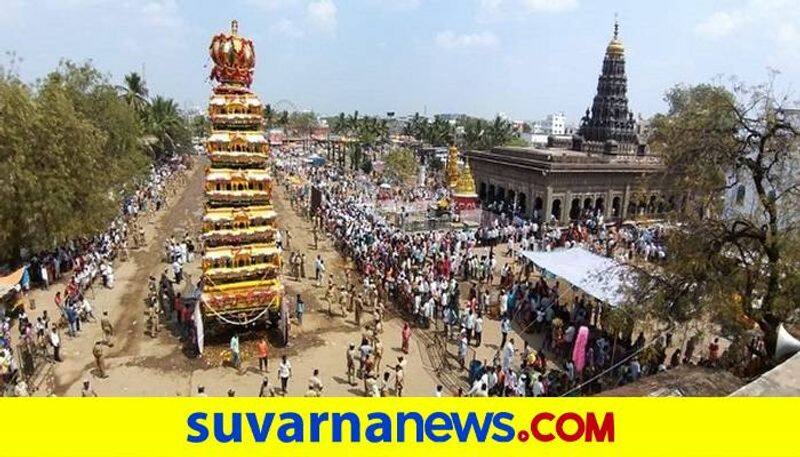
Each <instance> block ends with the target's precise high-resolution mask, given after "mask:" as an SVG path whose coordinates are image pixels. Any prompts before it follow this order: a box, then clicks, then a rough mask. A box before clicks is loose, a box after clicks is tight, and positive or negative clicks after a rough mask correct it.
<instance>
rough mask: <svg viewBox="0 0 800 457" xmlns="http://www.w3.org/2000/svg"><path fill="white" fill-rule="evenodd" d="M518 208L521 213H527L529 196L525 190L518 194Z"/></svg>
mask: <svg viewBox="0 0 800 457" xmlns="http://www.w3.org/2000/svg"><path fill="white" fill-rule="evenodd" d="M517 209H518V210H519V212H520V214H526V213H527V212H528V198H527V197H526V196H525V192H520V193H519V194H517Z"/></svg>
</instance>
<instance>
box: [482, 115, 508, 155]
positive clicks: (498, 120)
mask: <svg viewBox="0 0 800 457" xmlns="http://www.w3.org/2000/svg"><path fill="white" fill-rule="evenodd" d="M487 133H488V136H489V141H490V143H489V145H488V146H489V148H493V147H495V146H502V145H504V144H506V143H508V142H509V141H511V139H512V138H513V137H514V128H513V127H512V125H511V123H510V122H508V121H507V120H505V119H503V118H502V117H500V116H497V117H495V118H494V121H492V124H491V125H490V126H489V128H488V129H487Z"/></svg>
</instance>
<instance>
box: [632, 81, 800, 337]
mask: <svg viewBox="0 0 800 457" xmlns="http://www.w3.org/2000/svg"><path fill="white" fill-rule="evenodd" d="M666 101H667V102H668V103H669V111H668V112H667V113H666V114H663V115H658V116H656V117H655V118H654V119H653V121H652V123H651V127H652V134H651V136H650V139H649V141H650V145H651V149H652V151H653V152H655V153H657V154H660V155H661V156H662V157H663V159H664V162H665V164H666V170H665V173H664V179H665V180H666V183H667V184H668V185H671V186H673V188H675V189H680V190H681V191H682V192H683V193H684V196H685V201H686V204H685V205H684V208H683V210H682V211H680V212H677V213H676V214H675V215H674V218H675V222H677V223H678V224H677V225H676V226H675V228H673V229H672V230H671V231H670V233H669V237H668V239H667V247H668V252H669V258H668V259H667V261H666V262H664V263H662V264H659V265H657V266H652V265H649V266H645V267H644V268H642V270H641V271H640V273H641V274H640V275H639V282H638V284H637V288H636V289H637V290H636V291H634V293H633V294H632V295H631V296H632V297H633V301H635V302H638V303H640V304H642V305H644V308H645V309H646V310H647V311H649V312H651V313H654V314H655V315H656V316H657V317H659V318H660V319H665V320H671V321H688V320H692V319H697V318H710V319H712V320H714V321H715V322H717V323H719V324H721V326H722V327H721V328H723V329H726V330H727V331H730V332H741V331H747V330H750V329H752V328H753V326H754V325H758V326H759V327H760V328H761V330H762V331H764V333H765V335H766V336H767V341H768V342H769V340H770V338H772V337H774V331H775V328H776V326H777V324H778V323H779V322H781V321H783V320H787V319H796V318H797V317H798V314H799V313H800V306H799V305H798V302H797V292H798V285H800V280H799V279H798V268H797V265H798V260H799V259H800V244H798V242H800V237H798V232H797V231H796V230H795V225H796V221H797V208H798V203H800V202H798V193H797V189H800V177H798V176H797V173H796V171H797V170H798V169H800V168H798V167H800V152H798V151H800V148H798V146H800V133H798V119H797V116H795V115H793V114H791V113H792V111H791V110H785V109H784V108H783V107H782V105H783V104H784V103H785V99H781V98H779V97H776V96H775V94H774V93H773V92H772V84H771V82H770V83H768V84H765V85H761V86H756V87H751V88H748V87H744V86H742V85H736V86H734V87H733V88H732V89H730V90H729V89H728V88H725V87H721V86H712V85H707V84H702V85H698V86H693V87H685V86H677V87H675V88H673V89H671V90H670V91H669V92H668V93H667V96H666ZM738 191H742V195H745V194H747V195H748V196H749V198H747V199H741V201H739V199H738V197H737V198H734V197H733V196H735V195H737V192H738ZM767 346H768V350H769V351H771V350H772V349H773V346H771V345H770V344H769V343H768V345H767Z"/></svg>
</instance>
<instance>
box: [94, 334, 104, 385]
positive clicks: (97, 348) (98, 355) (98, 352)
mask: <svg viewBox="0 0 800 457" xmlns="http://www.w3.org/2000/svg"><path fill="white" fill-rule="evenodd" d="M92 355H93V356H94V362H95V364H97V371H99V372H100V375H99V377H101V378H107V377H108V375H107V374H106V358H105V355H104V354H103V342H102V341H95V343H94V348H92Z"/></svg>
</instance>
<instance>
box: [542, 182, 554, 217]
mask: <svg viewBox="0 0 800 457" xmlns="http://www.w3.org/2000/svg"><path fill="white" fill-rule="evenodd" d="M551 214H553V188H552V187H550V186H547V187H546V188H545V194H544V214H543V215H542V220H543V221H544V222H549V221H550V215H551Z"/></svg>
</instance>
